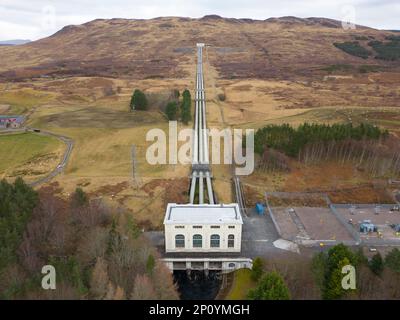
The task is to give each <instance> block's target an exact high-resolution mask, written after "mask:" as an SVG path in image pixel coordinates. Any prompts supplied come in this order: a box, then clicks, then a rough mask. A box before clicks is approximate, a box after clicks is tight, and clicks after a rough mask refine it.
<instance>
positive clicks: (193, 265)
mask: <svg viewBox="0 0 400 320" xmlns="http://www.w3.org/2000/svg"><path fill="white" fill-rule="evenodd" d="M163 261H164V263H165V264H166V265H167V267H168V269H169V270H170V271H174V270H218V271H223V272H231V271H234V270H238V269H251V268H252V267H253V261H252V260H251V259H248V258H236V259H235V258H232V259H229V258H220V259H218V258H214V259H207V258H204V259H189V258H181V259H173V258H168V259H163ZM174 263H175V265H176V266H177V265H179V267H178V268H174ZM216 263H218V264H219V266H220V267H218V268H215V265H216Z"/></svg>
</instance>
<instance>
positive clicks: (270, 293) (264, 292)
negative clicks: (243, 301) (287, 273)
mask: <svg viewBox="0 0 400 320" xmlns="http://www.w3.org/2000/svg"><path fill="white" fill-rule="evenodd" d="M248 298H249V299H251V300H289V299H290V293H289V289H288V287H287V286H286V284H285V282H284V281H283V279H282V277H281V276H280V275H279V274H278V273H277V272H275V271H273V272H270V273H267V274H266V275H264V276H263V277H262V278H261V279H260V281H259V283H258V285H257V287H256V288H255V289H253V290H250V292H249V294H248Z"/></svg>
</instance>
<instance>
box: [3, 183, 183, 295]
mask: <svg viewBox="0 0 400 320" xmlns="http://www.w3.org/2000/svg"><path fill="white" fill-rule="evenodd" d="M54 193H55V192H54V190H53V189H52V188H51V187H47V188H42V189H41V190H39V192H35V191H34V190H32V189H31V188H30V187H28V186H27V185H26V184H25V183H24V182H23V181H22V179H17V180H16V181H15V183H13V184H9V183H7V182H6V181H2V182H1V183H0V228H1V230H0V231H1V232H0V244H1V246H0V299H177V298H178V294H177V290H176V287H175V285H174V283H173V279H172V276H171V274H170V272H169V270H168V269H167V268H166V266H165V265H164V264H163V263H162V262H161V261H159V259H158V258H159V256H158V252H157V250H156V249H155V248H154V247H152V246H151V245H150V244H149V243H148V241H147V240H146V238H145V237H144V236H143V234H142V233H141V232H140V230H139V227H138V226H137V224H136V223H135V221H134V219H133V217H132V215H131V213H129V212H127V211H125V210H124V209H122V208H116V209H112V208H110V207H109V206H107V205H106V204H105V203H104V202H103V201H102V200H99V199H92V200H91V199H90V197H89V196H88V195H87V194H86V193H85V192H84V191H83V190H82V189H80V188H77V189H76V191H75V192H74V193H73V194H72V195H71V196H70V197H69V198H68V199H62V198H60V197H57V196H55V195H54ZM48 264H50V265H53V266H54V267H55V269H56V280H57V286H56V290H43V289H42V288H41V278H42V276H43V275H42V274H41V268H42V267H43V266H44V265H48Z"/></svg>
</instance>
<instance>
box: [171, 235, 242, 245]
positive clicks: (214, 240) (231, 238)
mask: <svg viewBox="0 0 400 320" xmlns="http://www.w3.org/2000/svg"><path fill="white" fill-rule="evenodd" d="M192 245H193V248H202V247H203V236H202V235H201V234H195V235H193V239H192ZM220 246H221V237H220V235H219V234H212V235H211V237H210V247H211V248H219V247H220ZM175 247H176V248H185V236H184V235H183V234H177V235H176V236H175ZM234 247H235V235H233V234H230V235H228V248H234Z"/></svg>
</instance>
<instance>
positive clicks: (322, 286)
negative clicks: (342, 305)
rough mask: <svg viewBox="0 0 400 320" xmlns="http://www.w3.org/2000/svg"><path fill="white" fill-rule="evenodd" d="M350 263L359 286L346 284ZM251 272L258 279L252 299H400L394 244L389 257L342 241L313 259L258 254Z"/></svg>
mask: <svg viewBox="0 0 400 320" xmlns="http://www.w3.org/2000/svg"><path fill="white" fill-rule="evenodd" d="M347 265H351V266H353V267H354V268H355V276H356V278H355V285H356V286H355V287H356V288H355V289H351V288H349V289H347V290H346V289H345V288H343V287H342V279H343V277H344V276H345V275H346V274H344V273H342V268H343V267H344V266H347ZM250 276H251V279H252V280H253V281H254V282H255V283H256V286H255V288H253V289H250V290H249V291H248V294H247V297H248V299H252V300H287V299H324V300H338V299H399V298H400V250H399V249H398V248H393V249H392V250H391V251H389V252H388V253H387V254H386V256H385V257H382V256H381V254H380V253H379V252H377V253H375V254H374V255H373V256H372V257H371V258H369V259H368V258H367V257H366V256H365V255H364V253H363V251H362V249H361V248H360V249H359V250H352V249H351V248H350V247H347V246H346V245H344V244H338V245H335V246H333V247H331V248H330V249H328V250H326V251H322V252H319V253H316V254H314V256H313V257H312V258H311V259H310V258H307V257H293V260H291V258H290V257H287V258H284V259H279V258H276V259H268V260H266V261H264V260H262V259H261V258H255V259H254V261H253V268H252V270H251V274H250Z"/></svg>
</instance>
